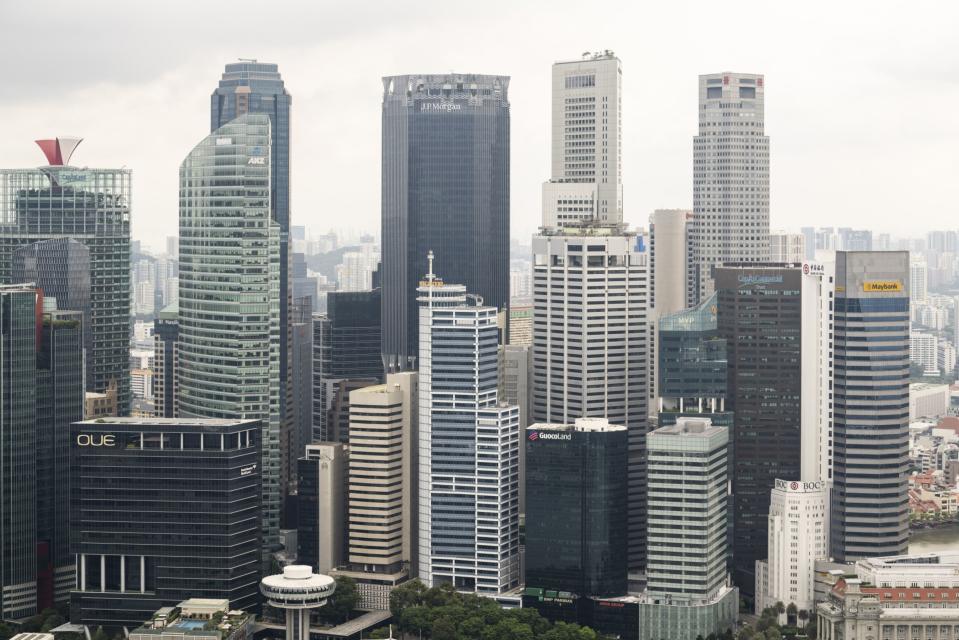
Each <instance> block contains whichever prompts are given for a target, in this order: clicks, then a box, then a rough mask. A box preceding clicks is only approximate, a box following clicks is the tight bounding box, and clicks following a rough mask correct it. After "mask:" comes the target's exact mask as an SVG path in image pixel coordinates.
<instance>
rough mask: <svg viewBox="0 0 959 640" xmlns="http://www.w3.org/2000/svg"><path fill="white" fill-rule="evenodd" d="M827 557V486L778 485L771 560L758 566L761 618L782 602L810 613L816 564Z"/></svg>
mask: <svg viewBox="0 0 959 640" xmlns="http://www.w3.org/2000/svg"><path fill="white" fill-rule="evenodd" d="M828 557H829V490H828V488H827V485H826V483H825V482H800V481H788V480H776V487H775V488H774V489H773V490H772V493H771V495H770V505H769V557H768V559H767V560H765V561H763V560H759V561H757V562H756V615H760V614H761V613H762V611H763V609H765V608H766V607H770V606H773V605H775V604H776V603H777V602H782V603H785V604H789V603H792V604H795V605H796V607H797V608H799V609H801V610H805V611H811V610H812V609H813V607H814V606H815V597H814V582H815V564H816V561H817V560H825V559H827V558H828Z"/></svg>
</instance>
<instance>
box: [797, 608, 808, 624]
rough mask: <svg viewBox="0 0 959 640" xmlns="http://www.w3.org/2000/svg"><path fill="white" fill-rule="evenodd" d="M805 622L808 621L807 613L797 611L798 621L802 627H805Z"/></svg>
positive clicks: (802, 610)
mask: <svg viewBox="0 0 959 640" xmlns="http://www.w3.org/2000/svg"><path fill="white" fill-rule="evenodd" d="M806 620H809V612H808V611H806V610H805V609H800V610H799V621H800V622H802V626H803V627H805V626H806Z"/></svg>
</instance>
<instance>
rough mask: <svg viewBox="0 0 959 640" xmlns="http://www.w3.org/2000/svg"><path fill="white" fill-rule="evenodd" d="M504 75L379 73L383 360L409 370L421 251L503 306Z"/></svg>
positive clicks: (414, 347)
mask: <svg viewBox="0 0 959 640" xmlns="http://www.w3.org/2000/svg"><path fill="white" fill-rule="evenodd" d="M508 89H509V78H508V77H507V76H490V75H479V74H471V73H465V74H458V73H450V74H440V75H430V74H421V75H403V76H391V77H386V78H383V171H382V239H383V250H382V254H383V268H382V272H383V299H382V314H383V325H382V326H383V358H384V364H385V366H386V369H387V370H388V371H399V370H404V369H412V368H415V366H416V365H415V360H416V356H417V353H418V352H417V338H418V332H417V318H418V317H419V316H418V314H417V305H416V288H417V286H418V283H419V280H420V276H421V275H422V273H423V256H425V255H426V253H427V252H428V251H432V252H433V253H434V254H435V256H436V266H437V269H439V270H440V271H442V273H443V274H445V276H446V278H447V279H448V280H449V281H450V282H458V283H461V284H463V285H464V286H465V287H466V288H467V290H468V291H470V292H472V293H475V294H477V295H479V296H482V298H483V300H484V303H485V304H488V305H491V306H494V307H496V308H498V309H500V310H507V309H508V308H509V144H510V138H509V128H510V115H509V99H508V96H507V90H508Z"/></svg>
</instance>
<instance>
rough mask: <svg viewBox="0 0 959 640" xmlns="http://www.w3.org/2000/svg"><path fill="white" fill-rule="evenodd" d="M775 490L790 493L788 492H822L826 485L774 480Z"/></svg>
mask: <svg viewBox="0 0 959 640" xmlns="http://www.w3.org/2000/svg"><path fill="white" fill-rule="evenodd" d="M776 488H777V489H779V490H780V491H790V492H799V493H803V492H807V491H822V490H823V489H825V488H826V483H824V482H820V481H817V482H797V481H796V480H778V479H777V480H776Z"/></svg>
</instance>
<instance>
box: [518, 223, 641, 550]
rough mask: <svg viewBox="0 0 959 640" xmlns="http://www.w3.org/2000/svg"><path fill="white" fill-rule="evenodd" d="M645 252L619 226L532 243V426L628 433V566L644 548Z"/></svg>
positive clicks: (582, 229)
mask: <svg viewBox="0 0 959 640" xmlns="http://www.w3.org/2000/svg"><path fill="white" fill-rule="evenodd" d="M647 277H648V274H647V253H646V252H645V251H643V250H642V247H641V246H640V245H639V239H638V236H637V235H636V233H634V232H631V231H628V230H626V229H624V228H623V227H622V226H621V225H601V224H583V225H580V226H576V227H572V226H571V227H568V228H565V229H563V230H558V231H557V230H552V231H550V230H544V232H543V233H541V234H539V235H536V236H533V327H534V331H533V382H532V384H533V393H532V401H531V407H530V414H531V417H530V419H531V421H532V422H534V423H535V422H543V423H557V424H571V423H573V422H574V421H575V420H576V419H577V418H583V417H595V418H606V419H607V420H609V421H610V423H612V424H621V425H624V426H625V427H626V428H627V429H628V431H629V433H628V440H629V463H628V464H629V495H628V505H629V506H628V509H629V514H628V521H629V524H628V527H629V534H628V539H629V540H630V541H631V544H632V546H631V547H630V549H629V554H630V559H629V563H630V567H633V568H637V567H640V566H641V565H642V563H643V556H644V555H645V550H644V549H643V546H644V544H645V539H646V535H645V479H644V467H645V433H646V424H647V420H648V417H647V403H648V398H647V384H648V380H647V377H646V376H647V373H648V372H647V362H648V353H647V349H646V340H647V326H646V325H647V314H648V301H647V296H648V282H647Z"/></svg>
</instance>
